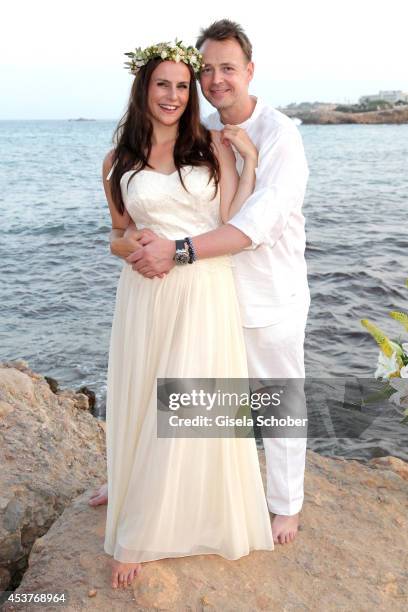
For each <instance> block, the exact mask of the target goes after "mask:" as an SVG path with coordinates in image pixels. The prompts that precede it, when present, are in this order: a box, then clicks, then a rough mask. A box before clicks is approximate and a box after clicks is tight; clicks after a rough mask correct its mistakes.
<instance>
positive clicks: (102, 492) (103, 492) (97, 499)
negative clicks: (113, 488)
mask: <svg viewBox="0 0 408 612" xmlns="http://www.w3.org/2000/svg"><path fill="white" fill-rule="evenodd" d="M107 503H108V485H107V484H103V485H102V486H101V487H99V489H96V491H94V492H93V493H92V495H91V497H90V498H89V501H88V504H89V505H90V506H101V505H102V504H107Z"/></svg>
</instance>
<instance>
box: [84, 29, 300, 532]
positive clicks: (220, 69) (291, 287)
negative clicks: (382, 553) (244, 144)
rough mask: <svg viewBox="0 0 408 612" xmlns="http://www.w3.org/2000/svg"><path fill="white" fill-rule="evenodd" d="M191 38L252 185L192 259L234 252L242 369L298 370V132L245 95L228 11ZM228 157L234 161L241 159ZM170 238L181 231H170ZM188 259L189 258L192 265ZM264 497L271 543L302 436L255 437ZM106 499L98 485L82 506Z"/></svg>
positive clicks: (295, 475) (162, 264)
mask: <svg viewBox="0 0 408 612" xmlns="http://www.w3.org/2000/svg"><path fill="white" fill-rule="evenodd" d="M196 46H197V47H198V48H199V49H200V51H201V52H202V53H203V60H204V65H203V68H202V72H201V76H200V84H201V89H202V92H203V95H204V96H205V98H206V99H207V100H208V101H209V102H210V103H211V104H212V105H213V106H214V107H215V108H216V109H217V112H215V113H213V114H212V115H210V116H209V117H208V119H207V122H206V123H207V127H209V128H211V129H217V130H223V128H224V126H225V125H229V126H231V125H232V126H238V127H240V128H244V129H245V130H246V132H247V133H248V135H249V136H250V138H251V139H252V141H253V142H254V144H255V145H256V147H257V149H258V151H259V163H258V168H257V173H256V174H257V180H256V186H255V190H254V193H253V194H252V196H251V197H250V198H249V199H248V200H247V202H246V203H245V204H244V206H243V207H242V209H241V210H240V211H239V212H238V213H237V214H236V215H235V216H234V217H233V218H232V219H231V220H230V221H229V222H228V224H226V225H224V226H222V227H220V228H218V229H217V230H214V231H212V232H207V233H206V234H202V235H200V236H194V237H192V242H193V245H194V249H195V253H196V255H197V258H198V259H202V258H206V257H216V256H219V255H225V254H228V253H235V255H234V261H233V265H234V268H233V269H234V278H235V282H236V287H237V293H238V299H239V303H240V308H241V316H242V323H243V327H244V337H245V343H246V348H247V357H248V369H249V376H250V378H256V379H265V378H298V379H302V378H304V376H305V372H304V355H303V344H304V332H305V326H306V319H307V312H308V309H309V303H310V294H309V288H308V284H307V268H306V262H305V258H304V251H305V232H304V217H303V215H302V212H301V208H302V203H303V199H304V193H305V189H306V183H307V178H308V168H307V162H306V159H305V155H304V150H303V145H302V140H301V137H300V134H299V132H298V130H297V128H296V126H295V124H294V123H293V122H292V121H291V120H290V119H289V118H287V117H286V116H285V115H283V114H282V113H280V112H279V111H277V110H275V109H273V108H271V107H268V106H267V105H265V104H264V103H263V102H262V101H261V100H260V99H259V98H258V99H257V98H255V97H253V96H250V95H249V92H248V88H249V83H250V81H251V80H252V77H253V72H254V64H253V62H252V46H251V43H250V42H249V40H248V38H247V36H246V34H245V33H244V31H243V29H242V28H241V27H240V26H239V25H238V24H236V23H233V22H231V21H229V20H226V19H225V20H221V21H218V22H215V23H214V24H212V25H211V26H209V27H208V28H206V29H203V30H202V32H201V35H200V37H199V38H198V40H197V43H196ZM236 157H237V170H238V172H240V170H241V169H242V159H240V157H239V154H236ZM117 236H118V235H117V234H115V236H114V239H115V244H114V243H113V242H114V241H112V242H111V245H112V246H111V249H112V252H114V253H115V254H117V255H120V256H122V257H126V256H127V255H129V253H131V252H132V251H134V252H133V253H132V254H131V255H130V256H129V257H127V261H128V262H130V263H132V264H133V268H134V269H135V270H137V271H138V272H140V273H141V274H144V275H145V276H150V277H153V276H156V275H161V274H166V273H167V272H168V271H169V270H170V269H171V268H172V267H173V266H174V265H175V263H174V255H175V242H174V241H171V240H166V239H163V238H159V237H157V236H155V235H154V234H153V233H152V232H149V231H146V230H142V232H141V233H140V232H139V234H138V235H137V237H138V238H140V243H141V244H142V245H143V248H138V249H137V250H135V243H134V242H132V237H131V236H130V237H129V238H127V236H126V235H125V237H124V238H121V237H120V236H119V239H118V238H117ZM180 238H183V237H182V236H180ZM193 265H194V264H193ZM264 447H265V456H266V464H267V501H268V507H269V510H270V511H271V512H273V513H274V514H275V517H274V519H273V521H272V533H273V537H274V541H275V542H277V543H278V542H279V543H281V544H284V543H287V542H290V541H292V540H293V539H294V538H295V536H296V533H297V529H298V523H299V511H300V509H301V507H302V503H303V497H304V494H303V480H304V468H305V454H306V439H305V438H264ZM105 502H106V488H104V487H101V489H100V490H99V491H97V492H96V493H95V494H94V496H93V497H92V498H91V500H90V503H91V505H98V504H100V503H105Z"/></svg>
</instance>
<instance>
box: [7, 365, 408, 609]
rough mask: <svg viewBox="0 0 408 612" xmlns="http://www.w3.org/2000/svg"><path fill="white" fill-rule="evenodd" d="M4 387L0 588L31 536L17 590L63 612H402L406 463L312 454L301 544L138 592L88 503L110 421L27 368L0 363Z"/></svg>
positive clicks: (155, 572)
mask: <svg viewBox="0 0 408 612" xmlns="http://www.w3.org/2000/svg"><path fill="white" fill-rule="evenodd" d="M0 390H1V397H2V400H1V403H0V407H1V408H0V435H1V448H0V461H1V470H0V483H1V504H0V551H1V558H0V568H2V569H0V577H1V576H3V582H2V583H0V586H1V584H2V586H3V588H5V587H6V586H7V580H9V578H7V575H8V576H10V573H12V572H11V570H10V568H11V567H15V566H16V564H17V565H18V563H19V561H21V559H22V558H23V556H24V554H27V553H28V550H29V548H30V546H31V544H32V542H34V544H33V546H32V549H31V552H30V555H29V561H28V568H27V570H26V571H25V573H24V575H23V578H22V581H21V583H20V585H19V586H18V588H17V589H16V590H15V595H19V594H23V593H57V592H59V593H62V592H64V593H65V594H66V603H65V605H64V606H61V604H50V605H47V606H45V605H43V607H44V608H46V609H47V610H61V609H64V610H69V611H71V610H72V611H76V610H92V611H95V610H101V611H103V612H105V611H106V610H114V611H116V610H117V611H125V610H126V611H127V610H140V611H142V610H144V611H146V610H171V611H174V610H177V611H179V610H190V611H193V610H194V611H195V610H223V611H237V610H239V611H246V610H251V611H252V610H268V611H272V610H273V611H275V610H285V611H295V610H296V611H298V610H313V612H316V611H325V612H326V611H330V610H350V609H355V610H371V609H375V608H376V609H378V610H383V611H389V610H393V611H399V610H401V611H402V610H406V609H407V605H408V564H407V559H408V557H407V551H408V528H407V527H408V512H407V507H408V465H407V464H406V463H404V462H403V461H401V460H400V459H397V458H394V457H384V458H380V459H373V460H371V461H369V462H367V463H366V464H362V463H360V462H357V461H351V460H341V459H332V458H328V457H322V456H320V455H318V454H317V453H314V452H313V451H308V456H307V469H306V478H305V502H304V506H303V511H302V514H301V525H300V531H299V534H298V536H297V538H296V540H295V542H293V543H292V544H288V545H276V547H275V550H274V551H273V552H266V551H257V552H253V553H251V554H250V555H248V556H247V557H244V558H242V559H239V560H238V561H227V560H225V559H222V558H220V557H217V556H214V555H201V556H196V557H187V558H179V559H166V560H162V561H157V562H152V563H146V564H144V567H143V570H142V573H141V574H140V576H139V577H138V578H137V579H135V581H134V582H133V585H132V587H129V588H127V589H126V590H121V589H120V590H113V589H111V587H110V557H109V556H108V555H106V554H105V553H104V550H103V538H104V529H105V518H106V507H103V506H99V507H98V508H91V507H90V506H89V505H88V498H89V495H90V491H91V490H92V488H93V486H94V484H95V482H96V481H101V480H103V478H104V474H105V455H104V431H103V426H102V424H101V423H99V422H98V421H96V419H95V418H94V417H92V415H91V414H90V413H89V412H88V411H87V410H84V407H85V400H83V399H81V398H78V397H77V394H72V392H62V393H61V392H60V394H59V395H54V394H53V392H52V391H51V390H50V388H49V386H48V384H47V383H46V381H45V380H44V379H43V377H41V376H39V375H38V374H34V373H33V372H31V371H30V370H29V369H28V368H26V367H25V366H19V367H18V368H17V369H16V368H13V367H0ZM78 400H79V404H80V405H78V403H77V402H78ZM81 406H82V407H81ZM260 460H261V469H262V472H263V476H264V477H265V466H264V457H263V453H260ZM88 487H89V488H88ZM64 506H65V509H64V510H63V508H64ZM8 560H10V563H8ZM1 572H3V574H2V573H1ZM4 572H6V573H4ZM3 609H4V610H24V611H30V610H33V611H34V610H37V609H38V604H29V603H20V604H18V603H13V604H11V603H5V604H4V606H3Z"/></svg>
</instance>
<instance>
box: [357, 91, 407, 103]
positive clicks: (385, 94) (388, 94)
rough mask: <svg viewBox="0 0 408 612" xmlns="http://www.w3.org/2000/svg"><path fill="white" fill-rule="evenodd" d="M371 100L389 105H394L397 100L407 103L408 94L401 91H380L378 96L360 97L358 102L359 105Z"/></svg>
mask: <svg viewBox="0 0 408 612" xmlns="http://www.w3.org/2000/svg"><path fill="white" fill-rule="evenodd" d="M372 100H385V102H390V103H391V104H395V103H396V102H398V101H399V100H402V101H403V102H408V93H405V92H404V91H402V90H401V89H388V90H382V91H379V92H378V94H374V95H369V96H361V98H360V99H359V102H360V104H364V102H371V101H372Z"/></svg>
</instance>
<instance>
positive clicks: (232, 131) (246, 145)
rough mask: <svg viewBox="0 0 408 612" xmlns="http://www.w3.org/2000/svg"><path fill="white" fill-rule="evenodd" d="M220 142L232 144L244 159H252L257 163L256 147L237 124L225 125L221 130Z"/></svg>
mask: <svg viewBox="0 0 408 612" xmlns="http://www.w3.org/2000/svg"><path fill="white" fill-rule="evenodd" d="M221 142H222V143H223V144H225V145H230V144H232V145H234V147H235V148H236V150H237V151H238V153H239V154H240V155H241V157H242V158H243V159H244V160H248V161H249V160H252V161H254V162H255V165H257V164H258V149H257V148H256V146H255V145H254V143H253V142H252V140H251V139H250V137H249V136H248V134H247V133H246V131H245V130H244V129H243V128H241V127H239V126H237V125H229V124H228V125H225V126H224V129H223V130H222V131H221Z"/></svg>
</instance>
